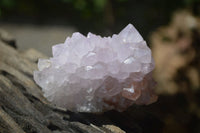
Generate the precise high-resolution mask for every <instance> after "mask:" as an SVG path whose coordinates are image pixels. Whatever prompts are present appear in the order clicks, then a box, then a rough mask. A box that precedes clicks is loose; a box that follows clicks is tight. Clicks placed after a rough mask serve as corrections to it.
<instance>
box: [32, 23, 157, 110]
mask: <svg viewBox="0 0 200 133" xmlns="http://www.w3.org/2000/svg"><path fill="white" fill-rule="evenodd" d="M52 51H53V57H52V58H50V59H39V62H38V69H39V70H38V71H34V80H35V81H36V83H37V84H38V85H39V86H40V87H42V90H43V92H44V96H45V97H46V98H47V99H48V100H49V101H51V102H53V103H54V104H56V105H57V106H60V107H64V108H67V109H69V110H71V111H78V112H103V111H107V110H111V109H115V110H118V111H124V110H125V109H127V108H128V107H129V106H131V105H132V104H150V103H152V102H155V101H156V99H157V96H156V95H155V94H154V91H153V87H154V85H155V82H154V80H153V78H152V74H151V72H152V70H153V69H154V61H153V58H152V55H151V50H150V48H149V47H148V46H147V44H146V42H145V41H144V40H143V38H142V36H141V35H140V34H139V33H138V31H137V30H136V29H135V27H134V26H133V25H132V24H129V25H128V26H126V27H125V28H124V29H123V30H122V31H121V32H120V33H119V34H114V35H113V36H112V37H101V36H98V35H94V34H92V33H88V35H87V37H85V36H84V35H82V34H80V33H78V32H76V33H73V35H72V37H68V38H67V39H66V41H65V42H64V43H62V44H57V45H54V46H53V47H52Z"/></svg>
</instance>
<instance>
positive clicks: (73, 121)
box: [0, 32, 160, 133]
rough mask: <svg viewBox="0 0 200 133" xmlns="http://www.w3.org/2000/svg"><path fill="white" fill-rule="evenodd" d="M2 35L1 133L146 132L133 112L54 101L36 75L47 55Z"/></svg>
mask: <svg viewBox="0 0 200 133" xmlns="http://www.w3.org/2000/svg"><path fill="white" fill-rule="evenodd" d="M0 34H2V32H0ZM0 37H1V38H0V133H24V132H27V133H125V131H126V132H130V133H140V132H143V129H142V127H141V126H140V125H138V123H137V121H135V120H134V117H135V115H133V114H132V113H133V112H132V111H127V112H124V113H119V112H115V111H110V112H107V113H104V114H89V113H74V112H70V111H68V110H66V109H62V108H58V107H56V106H55V105H53V104H51V103H50V102H48V101H47V100H46V99H45V98H44V97H43V93H42V91H41V88H40V87H38V86H37V85H36V84H35V82H34V81H33V76H32V74H33V71H34V70H35V69H36V62H37V60H38V58H41V57H42V58H45V56H44V55H43V54H41V53H40V52H38V51H36V50H34V49H30V50H27V51H25V52H19V51H18V50H17V49H15V47H12V43H13V42H12V41H11V40H13V38H10V39H11V40H10V41H9V37H5V34H4V35H0ZM3 37H4V38H3ZM5 40H7V41H5ZM9 43H11V44H9ZM136 115H137V114H136ZM143 118H144V117H142V119H143ZM159 124H160V123H159V122H157V123H156V124H155V125H154V126H158V125H159ZM157 129H158V130H159V129H160V128H156V130H155V131H158V130H157Z"/></svg>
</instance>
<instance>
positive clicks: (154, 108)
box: [0, 0, 200, 133]
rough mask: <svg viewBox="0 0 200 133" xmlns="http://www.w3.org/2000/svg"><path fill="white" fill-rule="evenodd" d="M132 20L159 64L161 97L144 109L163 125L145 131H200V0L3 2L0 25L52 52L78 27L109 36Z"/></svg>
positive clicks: (22, 46)
mask: <svg viewBox="0 0 200 133" xmlns="http://www.w3.org/2000/svg"><path fill="white" fill-rule="evenodd" d="M129 23H132V24H133V25H134V26H135V27H136V28H137V29H138V31H139V32H140V33H141V35H142V36H143V37H144V39H145V40H147V42H148V44H149V46H150V47H151V49H152V54H153V56H154V59H155V63H156V69H155V71H154V77H155V79H156V81H157V88H156V92H157V93H158V94H159V100H158V101H157V102H156V103H154V104H152V105H149V106H145V107H141V110H142V111H143V112H146V113H148V114H151V115H153V116H155V117H156V118H157V119H158V121H157V122H159V124H158V125H157V127H156V126H155V125H154V126H152V127H149V126H147V125H148V124H150V123H151V124H152V123H154V120H152V121H148V122H147V123H142V124H141V126H143V128H144V131H148V132H151V131H152V132H153V131H158V130H155V129H153V128H158V129H161V130H159V131H160V132H163V133H175V132H176V133H177V132H181V133H187V132H189V133H198V132H199V133H200V0H162V1H161V0H139V1H136V0H29V1H27V0H0V29H1V30H5V31H7V32H9V33H10V34H11V35H12V36H13V37H14V38H15V39H16V42H17V43H16V45H17V47H18V49H19V50H21V51H23V50H26V49H29V48H35V49H37V50H38V51H41V52H42V53H44V54H46V55H48V56H51V46H52V45H54V44H58V43H62V42H64V41H65V39H66V37H67V36H71V34H72V33H73V32H75V31H79V32H81V33H82V34H84V35H86V34H87V33H88V32H92V33H95V34H99V35H102V36H108V35H112V34H113V33H118V32H120V30H121V29H123V28H124V27H125V26H126V25H127V24H129ZM145 118H146V117H145ZM148 120H149V119H148ZM151 124H150V125H151Z"/></svg>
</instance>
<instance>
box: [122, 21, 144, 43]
mask: <svg viewBox="0 0 200 133" xmlns="http://www.w3.org/2000/svg"><path fill="white" fill-rule="evenodd" d="M119 36H121V37H122V38H123V41H124V42H135V43H137V42H141V41H143V38H142V36H141V35H140V33H139V32H138V31H137V29H136V28H135V27H134V26H133V25H132V24H128V25H127V26H126V27H125V28H124V29H123V30H122V31H121V32H120V33H119Z"/></svg>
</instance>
